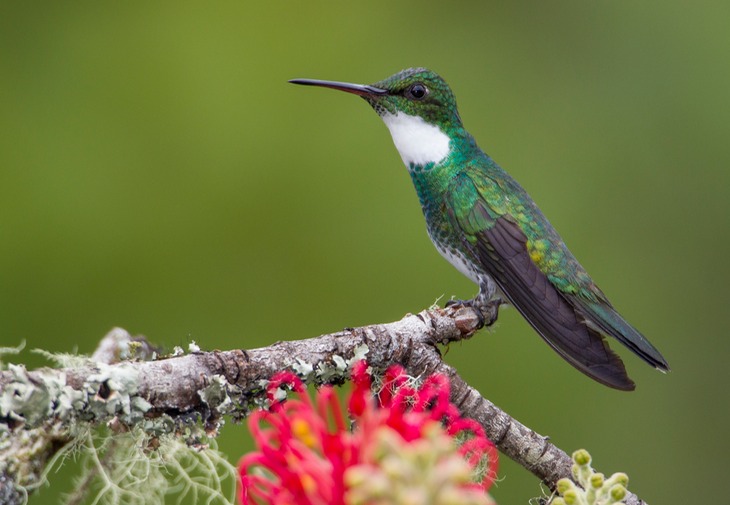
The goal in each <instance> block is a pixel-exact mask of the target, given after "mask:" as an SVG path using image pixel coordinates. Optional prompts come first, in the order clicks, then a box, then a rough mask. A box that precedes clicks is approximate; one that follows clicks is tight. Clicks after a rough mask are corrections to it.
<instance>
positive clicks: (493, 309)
mask: <svg viewBox="0 0 730 505" xmlns="http://www.w3.org/2000/svg"><path fill="white" fill-rule="evenodd" d="M502 303H503V300H502V299H501V298H498V297H497V298H493V299H489V300H485V299H484V297H482V296H480V295H477V296H476V297H474V298H472V299H471V300H458V299H452V300H449V301H447V302H446V304H445V306H446V307H449V308H454V309H457V308H459V307H469V308H470V309H472V310H474V312H476V314H477V317H478V318H479V326H478V329H480V328H483V327H485V326H491V325H493V324H494V323H495V322H496V321H497V316H498V315H499V306H500V305H501V304H502Z"/></svg>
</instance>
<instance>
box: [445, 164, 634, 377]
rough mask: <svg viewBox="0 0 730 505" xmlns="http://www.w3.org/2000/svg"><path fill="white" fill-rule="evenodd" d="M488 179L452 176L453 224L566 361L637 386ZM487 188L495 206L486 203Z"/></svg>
mask: <svg viewBox="0 0 730 505" xmlns="http://www.w3.org/2000/svg"><path fill="white" fill-rule="evenodd" d="M486 182H487V181H486V180H485V184H484V185H483V186H484V187H481V186H482V185H480V188H479V189H477V187H476V185H475V181H474V180H473V179H472V178H471V177H470V176H469V175H467V174H465V173H462V174H460V176H457V177H455V178H454V179H453V180H452V185H451V187H450V188H449V191H447V192H446V194H445V198H446V200H445V202H444V203H445V208H446V213H447V214H448V216H449V219H450V221H451V225H452V226H454V227H455V229H457V230H460V231H461V233H460V234H459V235H460V236H461V237H462V238H463V240H464V246H465V247H467V248H468V249H469V250H471V252H472V255H473V256H475V257H476V258H477V259H478V261H479V263H480V264H481V266H482V268H484V270H485V271H486V272H487V273H488V274H489V275H490V276H491V277H492V278H493V279H494V280H495V282H496V283H497V284H498V285H499V287H500V289H501V290H502V292H503V293H504V294H505V296H506V297H507V298H508V299H509V301H510V302H511V303H512V305H514V306H515V307H516V308H517V310H519V311H520V313H521V314H522V315H523V317H524V318H525V319H526V320H527V321H528V322H529V323H530V324H531V325H532V327H533V328H535V330H536V331H537V332H538V333H539V334H540V336H542V338H543V339H545V341H546V342H547V343H548V344H549V345H550V347H552V348H553V349H555V351H557V352H558V354H560V355H561V356H562V357H563V358H564V359H565V360H566V361H568V363H570V364H571V365H573V366H574V367H575V368H577V369H578V370H580V371H581V372H583V373H584V374H586V375H588V376H589V377H591V378H593V379H595V380H596V381H598V382H600V383H602V384H605V385H607V386H610V387H612V388H616V389H621V390H625V391H630V390H633V389H634V387H635V385H634V383H633V382H632V381H631V379H630V378H629V377H628V375H626V369H625V368H624V364H623V362H622V361H621V359H620V358H619V357H618V355H616V354H615V353H614V352H613V351H612V350H611V349H610V348H609V347H608V344H607V343H606V341H605V340H604V338H603V336H602V335H601V334H600V333H599V332H598V331H596V329H593V328H591V327H589V326H587V325H586V323H585V318H584V317H583V316H582V315H581V313H579V312H577V311H576V308H575V307H574V306H573V304H572V303H571V300H569V299H568V296H569V295H567V294H564V293H562V292H561V291H559V290H558V289H557V288H556V287H555V286H554V285H553V284H552V283H551V282H550V280H549V279H548V278H547V276H546V275H545V274H544V273H543V272H542V271H541V270H540V269H539V267H538V266H537V265H536V264H535V263H534V262H533V261H532V258H531V257H530V254H529V252H528V249H527V237H526V236H525V234H524V233H523V232H522V230H521V229H520V227H519V226H518V225H517V224H516V223H515V222H513V221H511V220H510V219H509V218H508V217H506V216H505V215H503V214H504V213H503V212H500V210H501V209H500V206H502V205H505V204H507V202H506V200H507V199H506V197H505V195H504V192H503V191H500V190H499V188H490V187H489V186H487V185H486ZM487 191H489V192H490V193H489V197H490V204H494V207H491V206H488V205H487V203H486V199H485V196H486V195H485V193H486V192H487ZM500 199H501V200H500ZM504 208H505V207H502V209H504Z"/></svg>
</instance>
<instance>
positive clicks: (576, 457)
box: [573, 449, 591, 466]
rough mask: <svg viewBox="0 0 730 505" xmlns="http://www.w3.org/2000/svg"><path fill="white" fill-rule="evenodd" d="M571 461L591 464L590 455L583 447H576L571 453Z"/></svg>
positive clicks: (583, 464) (584, 464)
mask: <svg viewBox="0 0 730 505" xmlns="http://www.w3.org/2000/svg"><path fill="white" fill-rule="evenodd" d="M573 461H575V463H576V464H577V465H579V466H586V465H590V464H591V455H590V454H588V451H586V450H585V449H578V450H577V451H575V452H574V453H573Z"/></svg>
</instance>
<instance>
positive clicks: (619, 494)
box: [611, 484, 626, 502]
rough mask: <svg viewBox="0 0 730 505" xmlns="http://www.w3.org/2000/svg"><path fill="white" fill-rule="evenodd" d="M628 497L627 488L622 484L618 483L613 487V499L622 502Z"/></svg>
mask: <svg viewBox="0 0 730 505" xmlns="http://www.w3.org/2000/svg"><path fill="white" fill-rule="evenodd" d="M624 498H626V488H625V487H623V486H622V485H621V484H616V485H615V486H613V487H612V488H611V499H612V500H613V501H615V502H620V501H621V500H623V499H624Z"/></svg>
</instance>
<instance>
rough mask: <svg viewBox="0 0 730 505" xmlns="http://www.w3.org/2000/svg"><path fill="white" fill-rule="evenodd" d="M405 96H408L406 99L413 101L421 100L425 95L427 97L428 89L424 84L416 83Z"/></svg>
mask: <svg viewBox="0 0 730 505" xmlns="http://www.w3.org/2000/svg"><path fill="white" fill-rule="evenodd" d="M406 94H407V95H408V98H413V99H414V100H423V99H424V98H425V97H426V95H428V88H427V87H426V86H425V85H424V84H422V83H420V82H417V83H416V84H414V85H412V86H411V87H410V88H408V91H407V92H406Z"/></svg>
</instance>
